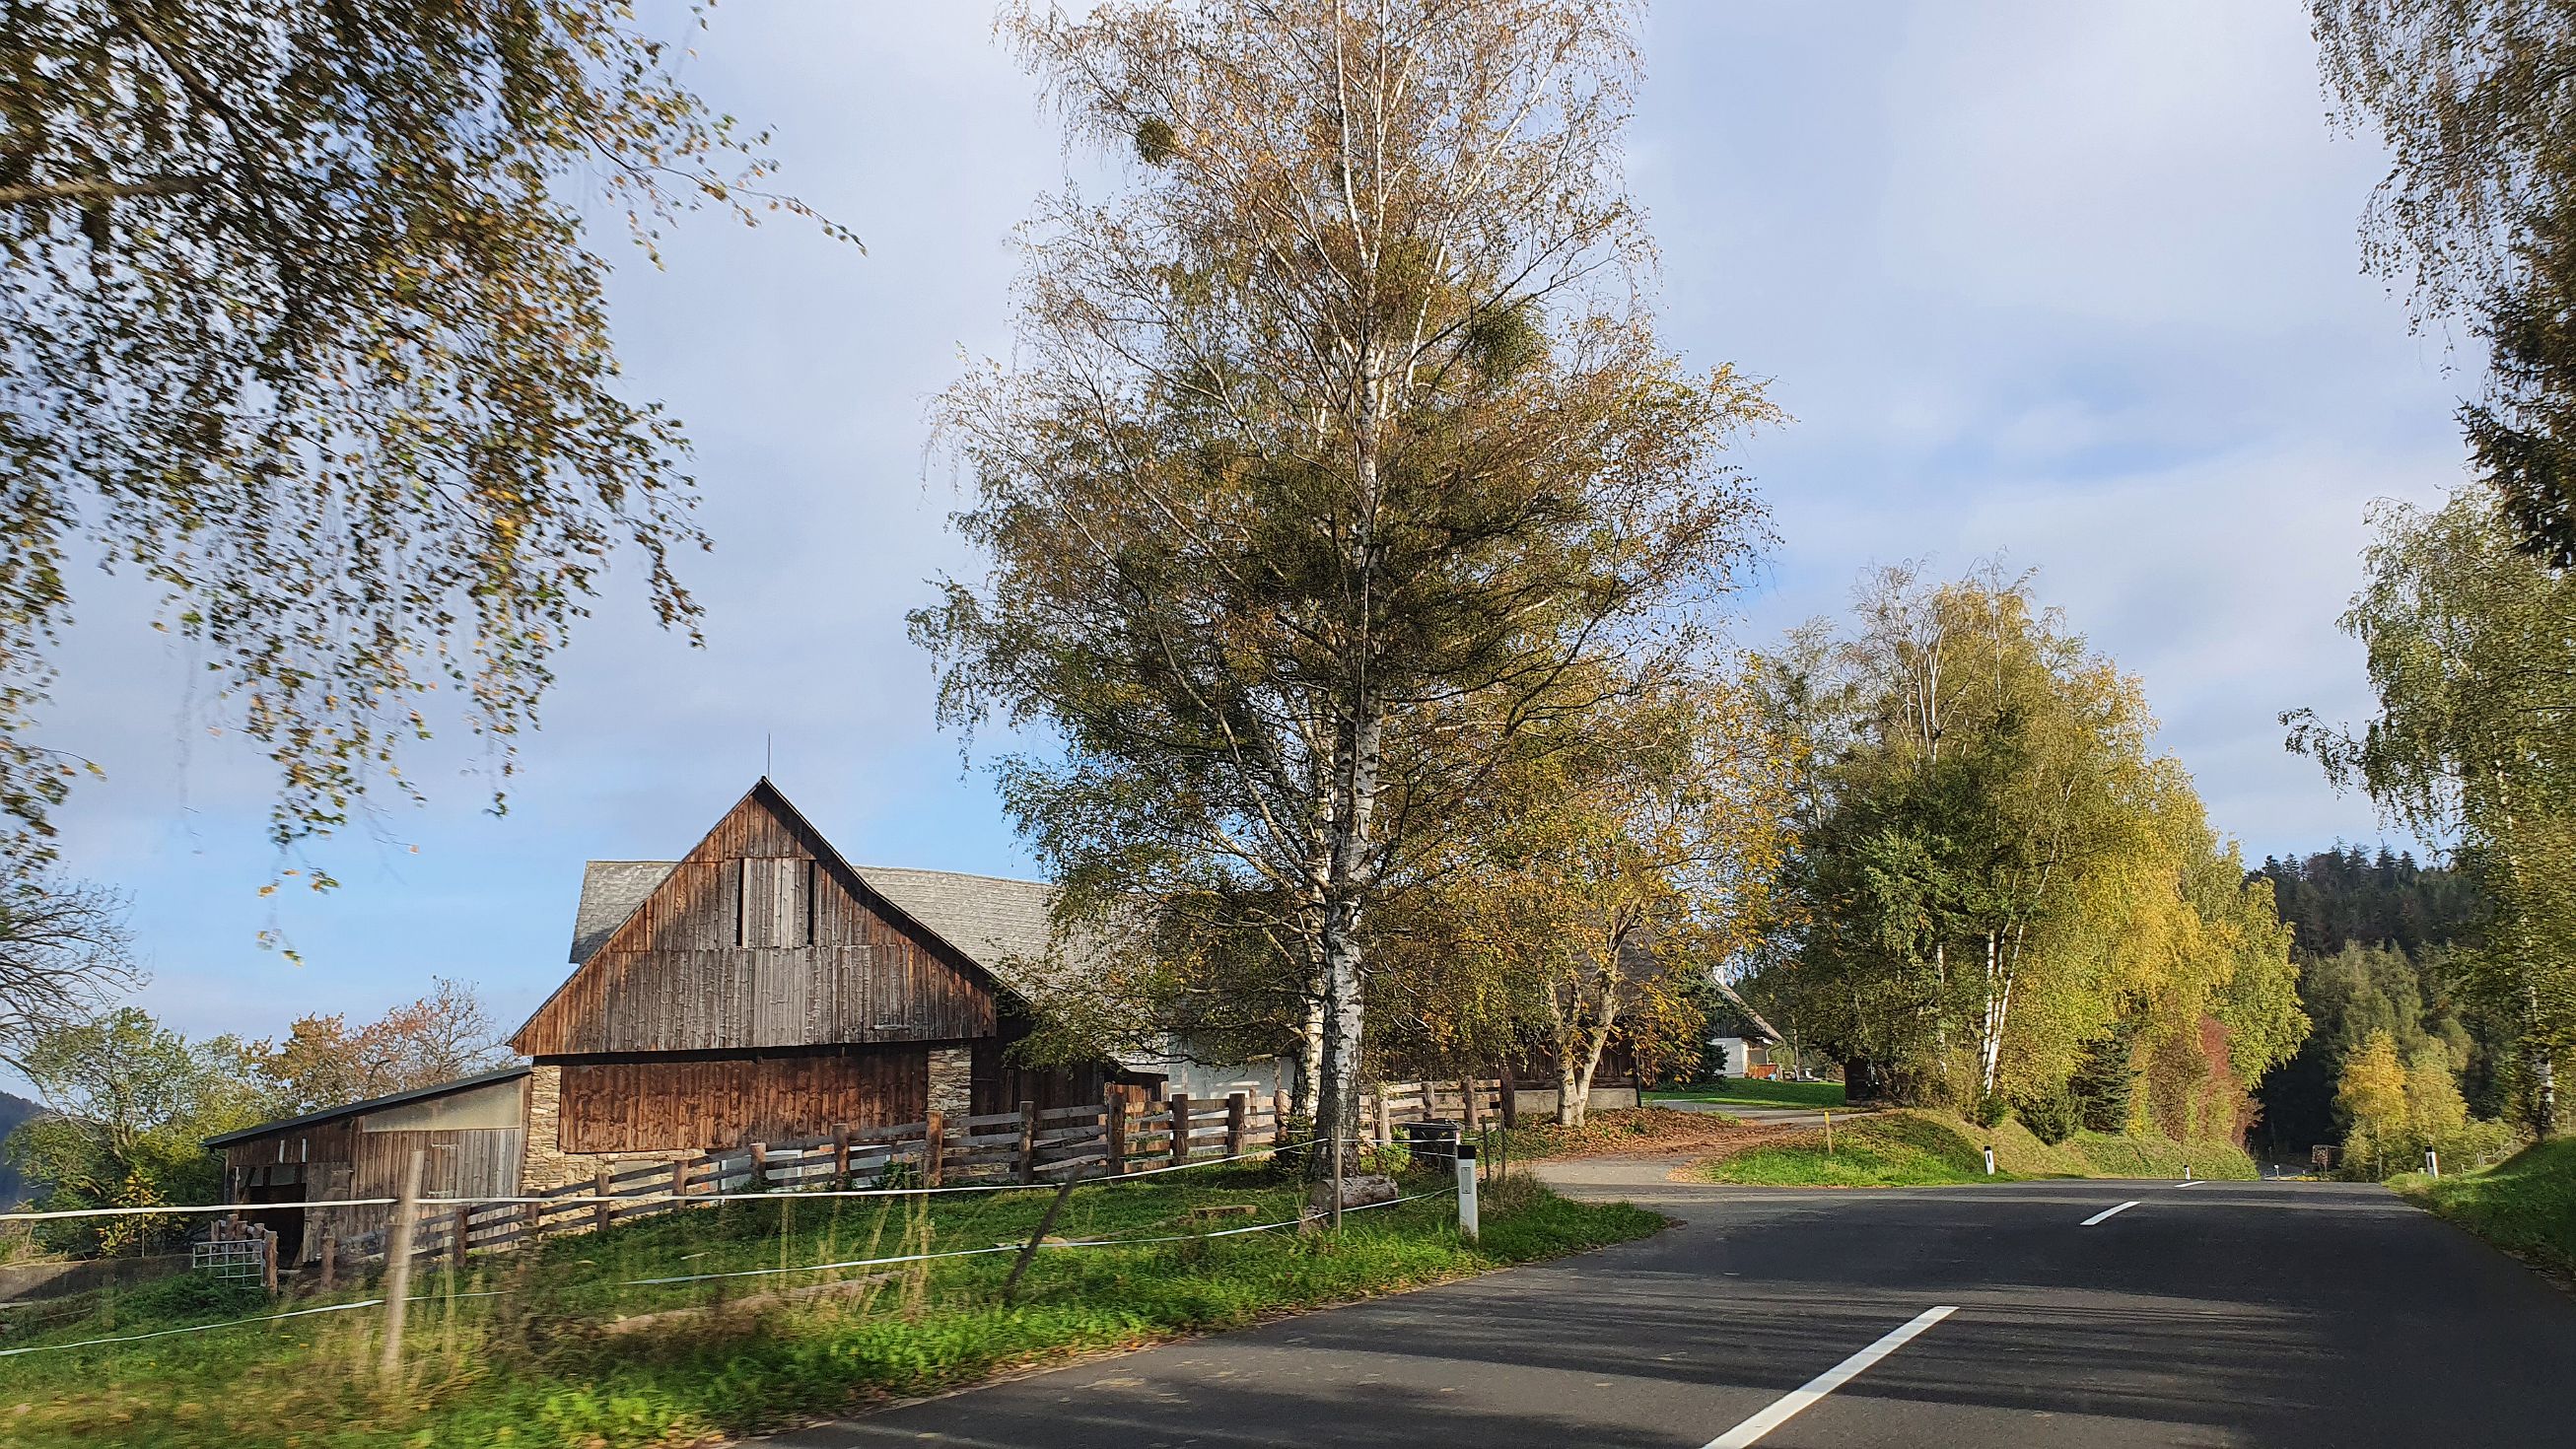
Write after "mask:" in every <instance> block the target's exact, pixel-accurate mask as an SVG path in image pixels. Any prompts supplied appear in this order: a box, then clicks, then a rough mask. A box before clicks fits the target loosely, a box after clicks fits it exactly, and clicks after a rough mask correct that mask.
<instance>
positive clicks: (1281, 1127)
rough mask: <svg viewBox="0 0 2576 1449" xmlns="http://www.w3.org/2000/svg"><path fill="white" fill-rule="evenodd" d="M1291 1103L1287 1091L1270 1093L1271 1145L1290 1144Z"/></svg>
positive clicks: (1283, 1145) (1282, 1145)
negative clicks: (1289, 1119) (1289, 1114)
mask: <svg viewBox="0 0 2576 1449" xmlns="http://www.w3.org/2000/svg"><path fill="white" fill-rule="evenodd" d="M1289 1105H1290V1103H1289V1101H1288V1094H1287V1093H1286V1092H1273V1093H1271V1094H1270V1145H1271V1146H1273V1147H1285V1146H1287V1145H1288V1108H1289Z"/></svg>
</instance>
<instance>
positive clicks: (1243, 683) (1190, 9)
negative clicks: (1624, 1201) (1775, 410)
mask: <svg viewBox="0 0 2576 1449" xmlns="http://www.w3.org/2000/svg"><path fill="white" fill-rule="evenodd" d="M1631 21H1632V9H1631V7H1630V6H1629V5H1627V4H1623V3H1613V0H1275V3H1252V0H1239V3H1231V4H1208V5H1180V4H1152V3H1144V4H1119V3H1112V4H1106V5H1103V6H1100V7H1098V8H1097V9H1095V10H1093V11H1091V12H1090V13H1089V16H1088V18H1087V19H1083V20H1079V21H1076V20H1072V19H1069V18H1066V17H1065V16H1062V15H1060V14H1057V13H1055V12H1053V11H1041V10H1039V9H1037V8H1034V7H1031V6H1016V7H1013V8H1011V9H1009V10H1007V11H1006V12H1005V14H1004V18H1003V22H1002V29H1003V31H1004V33H1005V35H1006V36H1008V37H1009V39H1010V40H1011V41H1012V42H1013V43H1015V44H1016V45H1017V46H1018V47H1019V49H1020V51H1021V53H1022V54H1023V55H1024V56H1025V57H1026V59H1027V61H1028V63H1029V65H1030V66H1031V68H1032V69H1033V70H1034V71H1035V72H1036V73H1037V74H1038V76H1039V77H1040V78H1041V79H1042V81H1043V83H1044V85H1045V88H1046V90H1047V93H1048V94H1049V95H1050V96H1051V97H1052V99H1053V100H1054V101H1055V103H1056V104H1057V106H1058V108H1059V110H1060V112H1061V114H1062V115H1063V117H1064V120H1065V124H1066V127H1067V131H1068V135H1069V137H1070V139H1071V140H1072V142H1074V143H1075V144H1077V145H1081V146H1091V147H1098V148H1102V149H1105V150H1106V151H1108V152H1110V153H1111V154H1113V155H1115V154H1118V153H1128V154H1130V155H1132V169H1131V170H1130V171H1129V173H1128V175H1127V177H1126V180H1125V182H1124V184H1122V185H1121V186H1119V187H1118V188H1116V189H1115V190H1114V191H1113V192H1112V194H1110V195H1109V196H1107V197H1106V198H1105V199H1100V200H1093V199H1088V198H1086V197H1085V196H1083V195H1081V194H1079V193H1078V192H1077V191H1075V190H1073V189H1071V188H1068V189H1067V190H1066V191H1065V192H1063V193H1062V194H1060V195H1057V196H1054V197H1051V198H1049V199H1047V200H1046V201H1044V202H1042V203H1041V204H1040V206H1039V208H1038V211H1037V214H1036V216H1035V218H1034V219H1033V220H1032V222H1031V223H1030V224H1029V226H1028V228H1027V230H1026V232H1025V234H1024V236H1025V261H1024V268H1023V272H1022V277H1021V282H1020V323H1019V329H1018V336H1017V343H1016V347H1015V350H1014V356H1013V360H1012V362H1011V364H1010V365H1008V366H1007V367H1005V366H1002V365H999V364H996V365H993V366H991V367H989V368H987V369H985V370H983V371H981V372H979V373H978V374H976V375H974V376H971V377H969V378H967V379H966V380H964V381H962V382H961V383H960V384H958V385H957V387H956V388H955V389H954V390H952V391H951V392H950V393H949V394H948V395H947V397H946V398H945V400H944V402H943V404H942V406H941V408H940V416H941V419H942V422H943V425H944V429H945V437H946V438H947V439H949V440H950V442H951V443H952V444H953V445H954V447H955V450H956V456H957V457H958V459H959V461H960V463H961V464H962V466H963V469H964V471H965V472H966V473H967V474H968V475H969V476H970V477H971V479H972V482H973V485H974V487H975V489H976V498H975V502H974V504H973V506H972V507H971V508H969V509H968V510H967V511H966V512H964V513H963V514H961V515H960V516H959V519H958V524H959V527H960V529H961V531H962V532H963V533H964V534H965V536H966V537H967V538H968V539H970V540H971V541H972V542H974V543H975V544H977V545H978V546H979V547H980V548H981V549H982V550H983V551H984V552H985V554H986V555H987V557H988V559H989V560H990V565H991V571H990V574H989V576H988V577H987V578H985V579H984V580H982V581H980V582H971V583H970V582H963V581H957V580H949V581H946V582H945V583H944V585H943V597H942V599H941V601H940V602H939V603H938V604H937V605H935V606H934V607H931V608H928V609H925V610H922V611H920V612H919V613H917V614H916V615H915V616H914V627H915V633H916V637H918V638H919V639H920V640H922V642H924V643H925V644H926V645H928V646H929V647H931V648H932V649H934V650H935V651H937V653H938V654H939V656H940V657H941V659H942V661H943V665H944V671H945V672H944V674H943V681H942V692H941V709H942V712H943V717H944V718H945V719H947V720H948V721H950V722H952V723H957V724H961V725H967V726H970V727H971V726H972V725H973V724H974V723H975V722H977V721H981V720H988V719H996V718H998V719H1000V720H1004V721H1007V722H1010V723H1013V724H1020V725H1032V726H1034V725H1043V726H1046V727H1047V728H1048V729H1049V730H1050V731H1051V732H1052V734H1053V735H1054V736H1055V741H1054V742H1051V743H1050V744H1049V745H1048V746H1047V747H1045V748H1044V749H1036V750H1030V751H1027V752H1023V753H1018V754H1014V755H1011V756H1009V757H1007V758H1006V759H1004V760H1003V761H1002V763H1001V774H1002V780H1003V789H1004V795H1005V799H1006V801H1007V803H1008V806H1009V808H1010V809H1011V811H1012V812H1013V814H1014V816H1015V817H1016V819H1017V820H1018V822H1019V825H1020V827H1021V828H1022V830H1023V831H1024V832H1025V833H1026V834H1027V835H1028V836H1029V838H1030V839H1031V840H1032V842H1033V843H1034V844H1035V846H1036V847H1037V849H1038V851H1039V853H1040V854H1041V856H1042V857H1043V858H1044V859H1045V860H1046V861H1047V863H1048V865H1049V867H1050V869H1051V870H1052V871H1053V872H1054V873H1055V874H1056V875H1057V876H1058V878H1059V879H1060V881H1061V883H1062V885H1063V887H1064V889H1063V890H1062V892H1061V893H1060V895H1059V914H1060V917H1062V918H1063V919H1064V920H1066V921H1072V920H1079V919H1082V918H1084V917H1086V916H1088V917H1090V918H1093V919H1098V918H1101V917H1103V916H1105V915H1106V914H1107V913H1110V912H1113V911H1118V910H1127V909H1136V908H1139V907H1140V906H1141V907H1142V908H1144V909H1148V910H1155V909H1158V908H1159V906H1160V904H1161V903H1163V902H1167V901H1173V900H1187V899H1196V900H1204V899H1210V898H1223V899H1226V900H1229V901H1233V902H1237V903H1241V904H1243V905H1244V906H1245V907H1246V908H1247V909H1248V910H1249V911H1251V912H1252V913H1253V918H1254V919H1253V921H1252V924H1254V925H1256V926H1258V927H1259V928H1260V929H1263V930H1265V931H1267V932H1269V933H1270V934H1271V935H1272V936H1273V937H1274V938H1275V939H1276V940H1277V941H1279V942H1280V943H1281V945H1282V947H1283V948H1284V949H1286V950H1288V951H1290V952H1292V953H1293V957H1292V961H1293V969H1294V972H1295V974H1296V977H1297V979H1298V980H1300V981H1301V982H1302V983H1303V984H1304V985H1305V988H1306V990H1305V992H1304V996H1305V1000H1306V1002H1307V1009H1306V1011H1305V1012H1304V1013H1302V1019H1300V1020H1293V1021H1292V1022H1291V1023H1289V1025H1290V1026H1291V1027H1292V1028H1293V1029H1295V1030H1297V1031H1300V1032H1303V1033H1305V1034H1306V1035H1307V1036H1308V1038H1309V1040H1310V1042H1311V1048H1310V1049H1311V1051H1312V1053H1313V1059H1314V1061H1315V1065H1316V1068H1317V1070H1316V1077H1317V1080H1316V1082H1315V1084H1314V1091H1313V1093H1312V1096H1313V1099H1314V1101H1313V1105H1314V1108H1315V1111H1316V1114H1317V1117H1318V1120H1319V1121H1320V1122H1321V1123H1323V1124H1326V1125H1328V1126H1332V1127H1335V1128H1337V1129H1338V1130H1341V1131H1344V1132H1348V1131H1350V1130H1351V1129H1352V1128H1353V1126H1354V1125H1355V1120H1356V1119H1355V1113H1356V1107H1357V1099H1356V1092H1355V1088H1356V1085H1357V1080H1358V1072H1359V1068H1360V1063H1361V1056H1362V1051H1363V1048H1364V1040H1365V1032H1366V1019H1367V1004H1368V985H1369V965H1368V930H1369V920H1370V913H1371V911H1372V909H1373V907H1374V906H1375V905H1376V904H1378V903H1379V902H1381V901H1382V900H1384V899H1385V898H1387V896H1388V895H1389V894H1390V893H1391V892H1395V891H1399V890H1401V889H1403V888H1404V887H1405V885H1406V883H1407V882H1408V881H1409V880H1411V879H1413V878H1415V877H1416V875H1417V874H1418V872H1419V870H1420V868H1421V865H1422V862H1423V861H1425V860H1426V859H1427V858H1428V857H1429V856H1430V854H1431V853H1432V852H1434V851H1435V850H1436V849H1437V847H1438V846H1439V844H1440V843H1441V842H1442V840H1443V839H1444V837H1446V836H1447V835H1449V834H1450V833H1451V832H1452V831H1453V830H1455V829H1456V828H1457V824H1456V822H1457V820H1458V818H1459V816H1460V810H1459V805H1460V803H1461V802H1462V801H1463V800H1464V799H1466V798H1467V797H1468V796H1469V795H1470V794H1472V792H1473V791H1474V790H1475V789H1477V788H1478V782H1479V781H1480V780H1481V779H1482V778H1483V777H1484V775H1485V774H1486V773H1487V772H1489V771H1490V769H1491V768H1492V767H1493V762H1494V761H1496V760H1498V759H1500V758H1501V757H1502V756H1503V755H1504V754H1505V752H1506V750H1507V748H1508V747H1509V746H1511V745H1512V744H1513V743H1514V742H1515V741H1516V739H1517V738H1518V737H1519V736H1520V735H1521V734H1522V733H1523V732H1525V731H1527V730H1530V729H1531V728H1533V727H1534V726H1536V725H1540V724H1543V723H1545V722H1547V721H1549V720H1552V719H1558V718H1563V717H1566V716H1568V715H1580V714H1582V713H1584V712H1586V711H1587V710H1589V709H1591V708H1593V707H1594V706H1595V705H1597V704H1598V703H1600V702H1601V701H1600V700H1598V699H1592V698H1586V697H1584V694H1583V691H1581V690H1579V689H1567V688H1565V687H1563V686H1564V683H1565V681H1567V680H1568V679H1573V678H1580V677H1586V676H1587V675H1588V674H1598V675H1600V676H1601V677H1609V676H1611V675H1612V674H1613V673H1616V674H1617V675H1618V677H1623V678H1624V677H1636V676H1638V675H1640V674H1643V675H1646V676H1651V675H1652V674H1653V673H1654V672H1655V666H1656V665H1657V664H1658V662H1659V661H1671V660H1678V659H1681V658H1683V657H1686V656H1689V655H1692V654H1694V653H1696V652H1697V651H1699V650H1701V649H1702V648H1704V646H1705V636H1704V634H1703V632H1702V630H1701V628H1700V616H1701V615H1702V614H1703V613H1704V612H1705V611H1706V610H1707V609H1708V608H1710V607H1712V606H1713V604H1714V602H1715V601H1717V600H1718V599H1720V598H1721V597H1722V596H1723V594H1724V593H1725V592H1726V590H1727V588H1728V586H1729V585H1730V584H1731V583H1732V581H1733V579H1734V576H1735V574H1736V571H1737V570H1738V568H1739V567H1740V566H1741V565H1742V564H1743V562H1744V561H1745V559H1746V557H1747V554H1748V551H1749V549H1750V547H1751V546H1752V544H1753V543H1754V542H1755V540H1756V535H1757V530H1758V527H1759V523H1758V513H1757V510H1756V507H1755V505H1754V503H1753V500H1752V498H1751V496H1750V494H1749V492H1748V490H1747V489H1746V487H1745V486H1744V484H1743V483H1742V481H1741V480H1740V479H1739V478H1737V477H1736V476H1735V475H1734V474H1733V473H1732V472H1731V471H1729V470H1726V469H1724V468H1722V467H1720V466H1719V463H1718V458H1717V450H1718V447H1719V444H1720V441H1721V439H1722V438H1723V436H1724V435H1725V434H1726V433H1727V432H1728V430H1729V429H1730V428H1733V427H1735V426H1737V425H1739V424H1742V423H1745V422H1747V421H1749V420H1752V419H1755V418H1759V417H1762V416H1764V415H1765V409H1764V405H1763V404H1762V402H1761V400H1760V398H1759V396H1758V394H1757V393H1756V392H1755V391H1754V390H1753V389H1752V388H1750V387H1748V386H1746V385H1745V384H1743V383H1741V382H1739V381H1738V380H1737V379H1736V378H1735V377H1734V375H1733V374H1732V373H1731V372H1728V371H1727V370H1724V369H1719V370H1717V371H1714V372H1709V373H1701V374H1694V373H1691V372H1690V371H1688V370H1686V369H1685V368H1684V367H1683V366H1682V365H1681V364H1680V363H1679V362H1678V361H1676V360H1675V359H1673V358H1672V357H1671V356H1669V355H1668V354H1666V353H1665V352H1664V351H1663V350H1662V349H1661V348H1660V347H1659V346H1658V345H1657V343H1656V340H1655V334H1654V329H1653V318H1652V313H1651V311H1650V309H1649V307H1648V305H1647V300H1646V288H1647V287H1648V286H1649V284H1650V282H1651V255H1650V252H1649V248H1648V244H1647V239H1646V236H1645V234H1644V231H1643V228H1642V225H1641V223H1640V219H1639V218H1638V216H1637V214H1636V212H1635V209H1634V208H1633V207H1632V205H1631V204H1630V203H1629V201H1628V199H1627V197H1626V195H1625V193H1624V190H1623V188H1622V184H1621V179H1620V156H1619V150H1618V137H1619V132H1620V128H1621V125H1622V124H1623V122H1624V120H1625V117H1626V108H1627V106H1628V103H1629V98H1630V95H1631V92H1632V88H1633V84H1634V81H1635V76H1636V65H1637V62H1636V54H1635V50H1634V45H1633V40H1632V36H1631V33H1630V25H1631ZM1612 658H1620V659H1624V660H1627V661H1630V662H1632V663H1633V664H1634V665H1635V666H1636V667H1635V668H1633V669H1629V670H1623V671H1615V672H1614V671H1609V670H1594V669H1592V668H1591V666H1594V665H1597V664H1598V663H1600V662H1602V661H1605V660H1608V659H1612ZM1234 924H1235V925H1236V926H1238V927H1239V926H1240V925H1242V924H1243V923H1242V922H1241V921H1237V922H1235V923H1234Z"/></svg>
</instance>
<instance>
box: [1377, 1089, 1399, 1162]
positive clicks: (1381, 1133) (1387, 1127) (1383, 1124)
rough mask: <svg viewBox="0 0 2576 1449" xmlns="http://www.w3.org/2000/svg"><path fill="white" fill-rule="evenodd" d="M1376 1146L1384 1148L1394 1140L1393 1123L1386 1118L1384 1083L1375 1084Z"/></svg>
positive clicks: (1390, 1119)
mask: <svg viewBox="0 0 2576 1449" xmlns="http://www.w3.org/2000/svg"><path fill="white" fill-rule="evenodd" d="M1376 1101H1377V1145H1378V1146H1380V1147H1384V1146H1385V1145H1387V1144H1388V1143H1390V1142H1393V1141H1394V1140H1395V1122H1394V1120H1393V1119H1392V1118H1390V1117H1388V1116H1387V1109H1386V1083H1384V1082H1380V1083H1378V1084H1377V1097H1376Z"/></svg>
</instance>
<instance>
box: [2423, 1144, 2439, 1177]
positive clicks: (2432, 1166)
mask: <svg viewBox="0 0 2576 1449" xmlns="http://www.w3.org/2000/svg"><path fill="white" fill-rule="evenodd" d="M2424 1171H2425V1172H2427V1173H2429V1174H2431V1175H2432V1176H2434V1177H2440V1176H2441V1175H2442V1154H2440V1153H2438V1152H2435V1151H2434V1150H2433V1149H2432V1148H2430V1147H2427V1148H2425V1149H2424Z"/></svg>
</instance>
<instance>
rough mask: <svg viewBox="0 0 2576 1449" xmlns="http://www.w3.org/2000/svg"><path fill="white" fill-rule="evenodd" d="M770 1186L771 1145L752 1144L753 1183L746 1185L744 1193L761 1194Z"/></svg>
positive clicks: (762, 1143)
mask: <svg viewBox="0 0 2576 1449" xmlns="http://www.w3.org/2000/svg"><path fill="white" fill-rule="evenodd" d="M768 1186H769V1144H768V1143H766V1142H755V1143H753V1144H751V1181H750V1182H749V1183H747V1184H745V1185H744V1187H743V1191H745V1192H760V1191H762V1190H763V1189H765V1188H767V1187H768Z"/></svg>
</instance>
